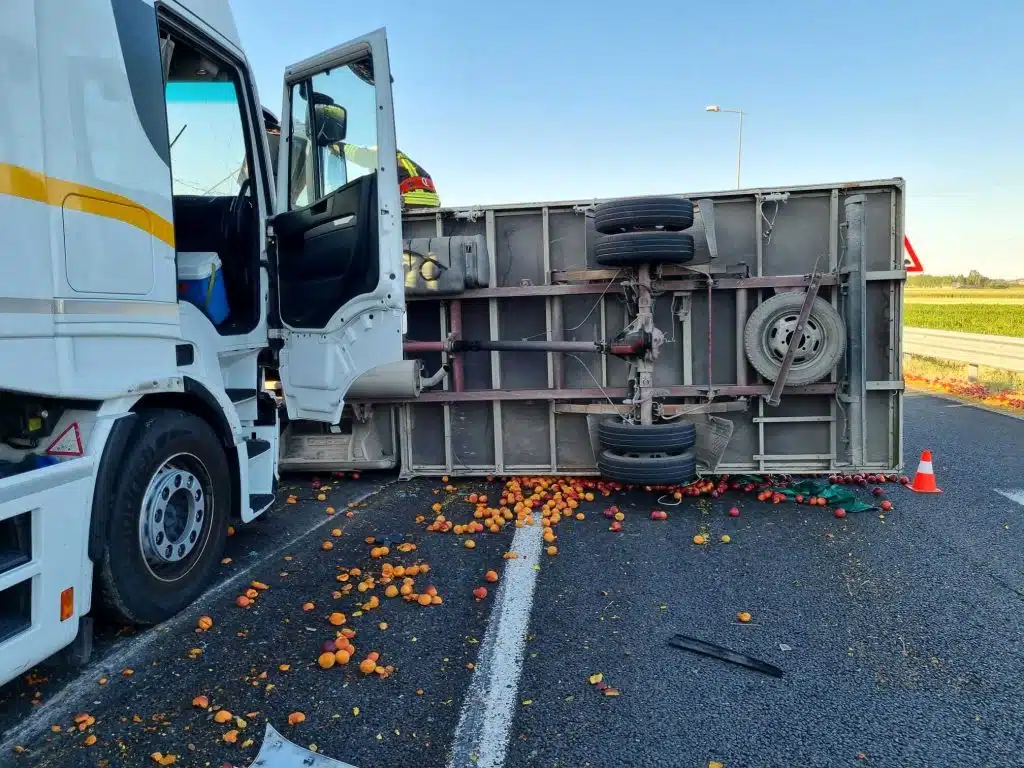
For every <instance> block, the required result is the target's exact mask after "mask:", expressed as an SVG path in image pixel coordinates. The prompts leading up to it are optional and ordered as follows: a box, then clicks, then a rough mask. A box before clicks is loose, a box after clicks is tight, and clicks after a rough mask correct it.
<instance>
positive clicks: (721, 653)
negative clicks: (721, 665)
mask: <svg viewBox="0 0 1024 768" xmlns="http://www.w3.org/2000/svg"><path fill="white" fill-rule="evenodd" d="M668 644H669V645H671V646H672V647H673V648H680V649H682V650H684V651H691V652H692V653H699V654H700V655H701V656H710V657H711V658H713V659H719V660H721V661H728V662H729V663H730V664H737V665H739V666H741V667H746V668H747V669H752V670H754V671H755V672H761V673H763V674H766V675H771V676H772V677H782V676H783V675H784V673H783V671H782V670H781V669H779V668H778V667H776V666H775V665H773V664H769V663H768V662H766V661H761V660H760V659H755V658H753V657H752V656H745V655H744V654H742V653H736V651H731V650H729V649H728V648H726V647H724V646H721V645H715V644H714V643H708V642H705V641H703V640H698V639H697V638H695V637H687V636H686V635H673V636H672V637H670V638H669V639H668Z"/></svg>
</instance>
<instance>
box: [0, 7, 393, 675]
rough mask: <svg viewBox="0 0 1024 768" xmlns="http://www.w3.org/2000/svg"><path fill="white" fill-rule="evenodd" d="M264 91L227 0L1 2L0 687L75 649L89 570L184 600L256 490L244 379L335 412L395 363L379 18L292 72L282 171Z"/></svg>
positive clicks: (123, 586)
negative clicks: (374, 27)
mask: <svg viewBox="0 0 1024 768" xmlns="http://www.w3.org/2000/svg"><path fill="white" fill-rule="evenodd" d="M260 103H261V102H260V100H259V97H258V94H257V92H256V88H255V84H254V80H253V76H252V72H251V70H250V68H249V65H248V63H247V61H246V57H245V53H244V51H243V49H242V45H241V42H240V40H239V38H238V33H237V31H236V28H235V25H234V21H233V18H232V14H231V10H230V7H229V4H228V0H162V1H161V2H154V0H105V1H103V2H90V3H50V2H45V1H44V0H30V1H29V2H22V3H16V4H14V5H13V6H12V7H11V8H9V9H7V11H6V14H5V20H4V24H3V25H0V106H2V113H3V114H4V116H5V119H4V120H3V122H2V124H0V233H2V235H3V241H4V247H3V248H2V249H0V272H2V273H3V275H4V276H5V277H4V280H3V281H2V286H0V683H3V682H6V681H7V680H10V679H11V678H13V677H15V676H17V675H18V674H20V673H21V672H22V671H24V670H25V669H27V668H29V667H30V666H31V665H33V664H35V663H37V662H39V661H41V660H43V659H45V658H46V657H48V656H49V655H51V654H52V653H54V652H56V651H58V650H60V649H61V648H64V647H65V646H68V645H69V644H70V643H72V641H73V640H74V639H75V638H76V635H78V633H79V628H80V623H81V621H82V619H83V617H85V616H86V614H88V613H89V612H90V611H92V610H93V607H94V606H93V594H94V591H93V585H94V582H95V585H96V594H97V597H98V598H99V601H100V602H101V603H102V607H103V608H104V609H105V610H106V611H109V612H111V613H113V614H115V615H117V616H119V617H121V618H122V619H125V620H128V621H133V622H138V623H155V622H159V621H161V620H163V619H165V618H167V617H168V616H170V615H172V614H174V613H175V612H177V611H179V610H181V609H182V608H184V607H185V606H186V605H188V604H189V603H190V602H191V601H192V600H193V599H194V598H195V597H196V595H198V594H199V592H201V590H202V589H203V587H204V586H205V584H206V582H207V581H208V579H209V577H210V576H211V574H212V573H213V570H214V569H215V567H216V565H217V563H218V561H219V560H220V557H221V552H222V549H223V546H224V540H225V537H226V535H227V527H228V524H229V522H230V521H231V520H233V519H241V520H242V521H248V520H251V519H252V518H254V517H256V516H257V515H259V514H260V513H261V512H263V511H264V510H266V509H267V508H268V507H269V506H270V505H271V504H272V503H273V499H274V496H273V494H274V492H275V486H276V481H277V475H278V436H279V417H278V406H277V403H276V401H275V400H274V399H273V398H272V397H270V396H269V395H267V394H266V393H264V391H263V383H264V379H265V378H273V379H277V380H279V381H280V382H281V384H282V390H283V394H284V401H285V407H286V409H287V413H288V416H289V418H291V419H301V420H307V421H322V422H326V423H330V424H335V423H337V422H338V420H339V418H340V416H341V411H342V408H343V405H344V400H345V395H346V392H347V391H348V388H349V386H350V385H351V384H352V382H353V381H354V380H355V379H356V378H358V377H359V376H360V375H361V374H363V373H365V372H367V371H369V370H370V369H373V368H375V367H377V366H380V365H383V364H387V363H393V362H395V361H398V360H400V359H401V358H402V334H403V331H404V326H405V302H404V288H403V286H404V276H403V266H402V235H401V210H400V200H399V190H398V180H397V173H396V168H395V157H396V147H395V126H394V116H393V109H392V101H391V75H390V70H389V65H388V51H387V43H386V39H385V35H384V32H383V30H380V31H377V32H373V33H371V34H369V35H366V36H363V37H360V38H357V39H355V40H353V41H351V42H348V43H345V44H343V45H340V46H338V47H336V48H334V49H332V50H329V51H325V52H323V53H321V54H318V55H316V56H313V57H311V58H309V59H307V60H305V61H303V62H300V63H298V64H295V65H293V66H291V67H289V68H288V69H287V71H286V72H285V75H284V103H283V107H282V112H281V115H282V119H281V124H282V127H281V133H282V136H281V139H282V140H281V141H280V148H279V153H280V154H279V157H278V158H277V163H276V165H277V168H278V169H279V171H280V173H279V175H280V178H279V179H274V178H272V174H273V170H272V167H273V165H274V164H273V163H271V158H270V157H269V156H268V145H267V140H266V136H265V132H264V130H263V123H262V117H261V107H260ZM293 138H294V140H293ZM348 143H352V144H353V145H355V146H359V147H362V148H372V149H375V150H376V157H377V161H376V163H375V167H374V166H373V164H371V167H369V168H367V167H364V166H365V162H364V164H363V165H360V164H358V163H355V162H348V160H347V159H344V158H347V155H346V153H345V152H344V151H342V152H341V153H340V154H339V152H338V148H339V147H345V146H346V145H347V144H348ZM364 154H365V153H364ZM339 158H342V159H343V161H344V167H343V168H342V169H341V170H342V171H343V172H340V171H339V165H338V163H339ZM364 160H365V158H364ZM296 169H301V172H296ZM275 201H276V204H275Z"/></svg>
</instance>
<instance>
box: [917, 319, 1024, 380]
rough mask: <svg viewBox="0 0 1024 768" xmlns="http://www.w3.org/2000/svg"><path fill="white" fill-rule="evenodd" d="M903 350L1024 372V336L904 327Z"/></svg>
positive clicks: (942, 358)
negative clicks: (989, 334)
mask: <svg viewBox="0 0 1024 768" xmlns="http://www.w3.org/2000/svg"><path fill="white" fill-rule="evenodd" d="M903 351H904V353H906V354H909V355H923V356H925V357H934V358H937V359H939V360H953V361H956V362H959V363H968V364H973V365H984V366H987V367H990V368H1002V369H1003V370H1007V371H1024V339H1018V338H1015V337H1013V336H988V335H986V334H981V333H959V332H957V331H933V330H931V329H929V328H904V329H903Z"/></svg>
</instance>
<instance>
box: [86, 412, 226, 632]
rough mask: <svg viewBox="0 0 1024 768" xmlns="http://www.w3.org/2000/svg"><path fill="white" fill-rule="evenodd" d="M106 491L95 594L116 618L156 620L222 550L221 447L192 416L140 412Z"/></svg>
mask: <svg viewBox="0 0 1024 768" xmlns="http://www.w3.org/2000/svg"><path fill="white" fill-rule="evenodd" d="M98 492H102V491H98ZM109 495H110V496H111V498H109V499H104V500H103V501H104V502H105V504H107V508H108V509H109V510H110V517H109V520H108V527H107V535H106V546H105V548H104V553H103V557H102V560H101V561H100V563H99V564H98V565H99V568H98V582H99V587H100V597H101V600H102V602H103V604H104V607H105V608H106V609H107V610H108V611H110V612H112V613H113V614H115V615H116V616H117V617H118V618H121V619H123V620H125V621H129V622H132V623H136V624H156V623H158V622H161V621H163V620H165V619H167V618H169V617H170V616H173V615H174V614H175V613H177V612H178V611H181V610H182V609H183V608H185V607H186V606H188V605H189V604H190V603H191V602H192V601H193V600H195V599H196V598H197V597H198V596H199V595H200V593H201V592H202V591H203V589H204V588H205V587H206V585H207V584H208V583H209V581H210V578H211V577H212V575H213V572H214V569H215V568H216V566H217V563H218V562H219V560H220V558H221V554H222V553H223V550H224V542H225V540H226V538H227V524H228V514H229V510H230V509H231V498H230V497H231V478H230V470H229V468H228V462H227V456H226V455H225V452H224V448H223V447H222V445H221V442H220V440H218V438H217V435H216V433H214V431H213V429H212V428H211V427H210V425H209V424H207V423H206V422H205V421H203V420H202V419H201V418H199V417H198V416H195V415H193V414H191V413H186V412H184V411H177V410H153V411H145V412H143V413H141V414H140V418H139V424H138V425H137V426H136V429H135V431H134V434H133V435H132V436H131V438H130V439H129V441H128V445H127V446H126V450H125V455H124V460H123V470H122V473H121V481H120V482H118V483H116V484H114V487H113V488H111V489H110V491H109Z"/></svg>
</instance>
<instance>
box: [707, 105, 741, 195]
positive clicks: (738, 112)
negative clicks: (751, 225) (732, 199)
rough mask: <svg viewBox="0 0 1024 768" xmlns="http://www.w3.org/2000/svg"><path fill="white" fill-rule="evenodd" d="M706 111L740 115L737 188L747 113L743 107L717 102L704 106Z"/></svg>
mask: <svg viewBox="0 0 1024 768" xmlns="http://www.w3.org/2000/svg"><path fill="white" fill-rule="evenodd" d="M704 111H705V112H731V113H733V114H734V115H739V116H740V135H739V146H738V148H737V150H736V189H739V188H740V176H741V173H742V170H743V116H744V115H745V114H746V113H745V112H744V111H743V110H742V109H723V108H722V107H719V106H718V105H717V104H711V105H709V106H707V107H704Z"/></svg>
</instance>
